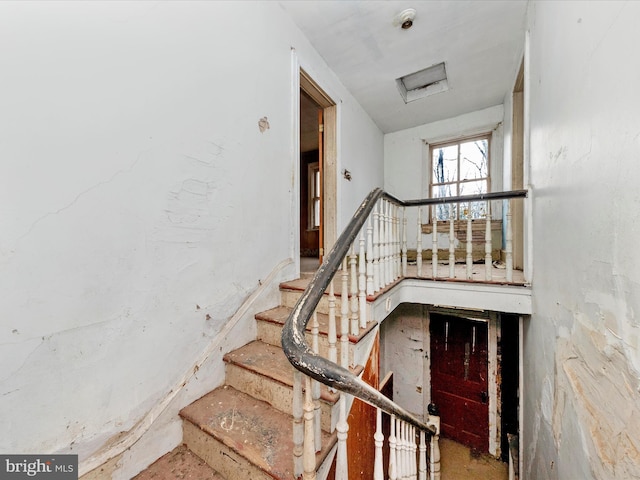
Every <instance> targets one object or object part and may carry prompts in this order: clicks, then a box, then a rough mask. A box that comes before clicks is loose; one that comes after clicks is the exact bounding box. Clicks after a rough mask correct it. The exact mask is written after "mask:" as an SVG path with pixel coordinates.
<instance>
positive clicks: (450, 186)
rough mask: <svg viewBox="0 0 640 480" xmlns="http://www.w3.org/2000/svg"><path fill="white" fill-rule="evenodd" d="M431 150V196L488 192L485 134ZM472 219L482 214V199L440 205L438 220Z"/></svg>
mask: <svg viewBox="0 0 640 480" xmlns="http://www.w3.org/2000/svg"><path fill="white" fill-rule="evenodd" d="M430 153H431V197H432V198H442V197H456V196H463V195H475V194H478V193H487V192H488V191H489V136H488V135H484V136H481V137H474V138H469V139H464V140H460V141H456V142H448V143H443V144H435V145H431V147H430ZM469 215H470V216H471V218H472V219H479V218H483V217H484V216H485V215H486V202H470V203H466V204H464V203H463V204H461V203H455V204H443V205H438V206H437V207H436V217H437V219H438V220H448V219H449V218H450V217H451V216H453V218H454V219H457V220H462V219H466V218H468V216H469Z"/></svg>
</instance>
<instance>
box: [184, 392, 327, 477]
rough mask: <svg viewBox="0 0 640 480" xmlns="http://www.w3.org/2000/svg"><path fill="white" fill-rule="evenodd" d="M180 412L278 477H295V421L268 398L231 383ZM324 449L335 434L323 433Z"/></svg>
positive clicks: (324, 449) (325, 450) (325, 451)
mask: <svg viewBox="0 0 640 480" xmlns="http://www.w3.org/2000/svg"><path fill="white" fill-rule="evenodd" d="M180 416H181V417H182V418H183V419H185V420H187V421H189V422H191V423H193V424H194V425H196V426H197V427H198V428H200V429H201V430H202V431H203V432H206V433H208V434H209V435H211V436H212V437H214V438H215V439H217V440H218V441H220V442H222V443H224V444H225V445H226V446H227V447H229V448H232V449H233V450H234V451H236V452H237V453H238V454H239V455H242V456H244V457H245V458H247V459H248V460H249V461H250V462H252V463H253V464H254V465H256V466H258V467H260V468H261V469H262V470H264V471H265V472H267V473H268V474H269V475H271V476H274V477H275V478H293V468H292V467H293V462H292V456H291V454H292V452H293V421H292V417H291V415H287V414H285V413H282V412H279V411H278V410H276V409H275V408H273V407H271V406H270V405H269V404H267V403H266V402H263V401H260V400H256V399H255V398H253V397H250V396H249V395H246V394H244V393H241V392H239V391H237V390H235V389H234V388H232V387H229V386H223V387H220V388H217V389H215V390H213V391H212V392H210V393H208V394H207V395H205V396H204V397H202V398H200V399H199V400H196V401H195V402H193V403H192V404H191V405H189V406H188V407H185V408H184V409H182V411H181V412H180ZM322 437H323V439H322V445H323V452H322V454H321V457H322V458H324V456H325V455H326V454H327V453H328V450H329V448H330V446H331V445H332V443H333V442H332V441H331V438H332V436H331V435H330V434H328V433H325V432H323V433H322Z"/></svg>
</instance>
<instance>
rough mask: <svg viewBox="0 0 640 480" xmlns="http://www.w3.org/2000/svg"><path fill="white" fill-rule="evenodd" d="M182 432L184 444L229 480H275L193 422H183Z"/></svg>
mask: <svg viewBox="0 0 640 480" xmlns="http://www.w3.org/2000/svg"><path fill="white" fill-rule="evenodd" d="M182 432H183V433H182V436H183V442H184V443H185V444H186V445H187V447H188V448H189V449H190V450H191V451H192V452H193V453H195V454H196V455H198V456H199V457H200V458H201V459H203V460H204V461H205V462H207V464H208V465H209V466H211V468H213V469H215V470H216V471H218V472H219V473H221V474H222V475H224V477H225V478H226V479H227V480H248V479H251V480H254V479H255V480H273V477H272V476H270V475H268V474H266V473H265V472H264V471H262V470H261V469H259V468H257V467H255V466H254V465H253V464H251V463H250V462H249V461H248V460H247V459H245V458H244V457H241V456H240V455H238V454H237V453H236V452H235V451H233V450H232V449H230V448H229V447H227V446H226V445H224V444H223V443H221V442H219V441H218V440H216V439H215V438H213V437H212V436H210V435H208V434H207V433H205V432H203V431H202V430H200V429H199V428H198V427H196V426H195V425H193V424H192V423H191V422H189V421H183V422H182Z"/></svg>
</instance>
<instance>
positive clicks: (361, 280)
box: [358, 230, 367, 333]
mask: <svg viewBox="0 0 640 480" xmlns="http://www.w3.org/2000/svg"><path fill="white" fill-rule="evenodd" d="M358 253H359V255H358V274H359V275H358V308H359V311H360V328H367V294H366V290H367V264H366V261H365V257H364V230H362V231H361V232H360V250H359V252H358ZM358 333H360V332H358Z"/></svg>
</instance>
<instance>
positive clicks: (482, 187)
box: [460, 180, 487, 195]
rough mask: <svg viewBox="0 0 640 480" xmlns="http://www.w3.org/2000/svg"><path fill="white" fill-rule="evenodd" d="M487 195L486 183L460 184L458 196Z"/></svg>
mask: <svg viewBox="0 0 640 480" xmlns="http://www.w3.org/2000/svg"><path fill="white" fill-rule="evenodd" d="M478 193H487V181H486V180H478V181H476V182H465V183H461V184H460V195H477V194H478Z"/></svg>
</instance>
